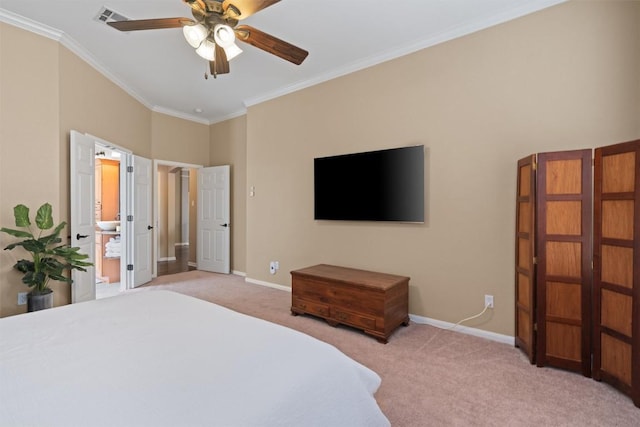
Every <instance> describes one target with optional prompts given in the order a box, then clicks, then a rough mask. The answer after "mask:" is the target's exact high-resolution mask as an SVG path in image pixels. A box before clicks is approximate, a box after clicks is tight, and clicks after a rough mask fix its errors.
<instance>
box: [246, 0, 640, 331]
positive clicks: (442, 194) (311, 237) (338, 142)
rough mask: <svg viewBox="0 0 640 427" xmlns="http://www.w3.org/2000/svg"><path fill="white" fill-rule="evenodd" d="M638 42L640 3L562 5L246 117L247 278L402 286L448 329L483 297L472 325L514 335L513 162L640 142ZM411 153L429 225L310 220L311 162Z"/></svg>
mask: <svg viewBox="0 0 640 427" xmlns="http://www.w3.org/2000/svg"><path fill="white" fill-rule="evenodd" d="M639 32H640V3H639V2H569V3H566V4H562V5H559V6H556V7H552V8H550V9H546V10H544V11H541V12H539V13H536V14H533V15H530V16H527V17H524V18H521V19H518V20H515V21H512V22H509V23H506V24H503V25H500V26H497V27H494V28H491V29H488V30H485V31H481V32H478V33H475V34H473V35H470V36H467V37H464V38H460V39H457V40H454V41H451V42H447V43H444V44H441V45H438V46H435V47H432V48H429V49H426V50H423V51H420V52H417V53H415V54H412V55H409V56H405V57H403V58H399V59H397V60H394V61H390V62H387V63H384V64H381V65H378V66H376V67H372V68H370V69H366V70H363V71H360V72H357V73H354V74H351V75H347V76H344V77H342V78H339V79H335V80H332V81H329V82H327V83H324V84H320V85H317V86H315V87H311V88H308V89H306V90H302V91H299V92H297V93H294V94H291V95H288V96H285V97H281V98H278V99H275V100H272V101H269V102H265V103H263V104H260V105H256V106H253V107H250V108H249V111H248V118H247V184H246V185H247V187H249V186H255V197H249V198H248V199H247V250H246V253H247V262H246V264H247V265H246V271H247V276H248V277H250V278H253V279H257V280H263V281H269V282H276V283H279V284H282V285H287V286H288V285H289V284H290V275H289V271H290V270H293V269H297V268H301V267H305V266H309V265H313V264H317V263H330V264H337V265H344V266H350V267H356V268H364V269H370V270H375V271H383V272H389V273H395V274H401V275H408V276H410V277H411V282H410V307H409V309H410V312H411V313H413V314H417V315H421V316H426V317H430V318H435V319H439V320H444V321H448V322H456V321H458V320H460V319H463V318H465V317H467V316H470V315H472V314H475V313H478V312H480V311H481V310H482V308H483V303H484V294H492V295H494V296H495V310H494V311H493V312H492V313H490V314H488V315H486V316H484V317H483V318H482V319H481V320H479V321H475V322H472V323H469V325H471V326H474V327H478V328H481V329H485V330H488V331H493V332H497V333H501V334H507V335H513V333H514V320H513V319H514V310H513V306H514V290H513V287H514V280H513V276H514V267H513V265H514V229H515V221H514V212H515V183H516V175H515V173H516V162H517V160H518V159H519V158H521V157H524V156H526V155H528V154H531V153H537V152H544V151H559V150H568V149H576V148H585V147H586V148H588V147H596V146H600V145H608V144H613V143H617V142H622V141H627V140H631V139H637V138H640V129H639V128H638V119H639V118H640V90H639V88H640V87H639V84H638V76H639V75H640V59H639V58H640V33H639ZM412 144H424V145H425V146H426V148H427V153H426V154H427V156H426V160H425V165H426V171H427V172H426V183H425V184H426V193H427V200H426V209H427V210H426V212H427V220H426V222H425V224H424V225H415V224H387V223H381V224H376V223H366V222H365V223H355V222H330V221H314V220H313V158H314V157H318V156H327V155H333V154H342V153H348V152H355V151H364V150H375V149H382V148H391V147H400V146H405V145H412ZM354 173H357V171H354ZM245 191H246V189H245ZM271 260H278V261H280V267H281V269H280V271H279V272H278V273H277V275H275V276H272V275H270V274H269V269H268V266H269V261H271Z"/></svg>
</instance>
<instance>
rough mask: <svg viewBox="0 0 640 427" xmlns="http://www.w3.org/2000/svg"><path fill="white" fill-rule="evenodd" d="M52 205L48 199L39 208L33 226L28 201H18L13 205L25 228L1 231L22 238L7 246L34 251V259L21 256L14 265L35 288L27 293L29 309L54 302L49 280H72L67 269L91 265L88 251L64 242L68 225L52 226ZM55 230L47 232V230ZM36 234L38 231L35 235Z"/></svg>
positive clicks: (49, 306) (16, 217)
mask: <svg viewBox="0 0 640 427" xmlns="http://www.w3.org/2000/svg"><path fill="white" fill-rule="evenodd" d="M51 212H52V209H51V205H50V204H49V203H45V204H43V205H42V206H40V208H39V209H38V212H37V213H36V217H35V226H36V227H37V230H34V228H33V226H32V224H31V220H30V219H29V208H28V207H26V206H25V205H22V204H20V205H17V206H16V207H14V208H13V216H14V217H15V221H16V227H19V228H22V230H14V229H10V228H5V227H2V228H0V231H2V232H3V233H7V234H9V235H11V236H14V237H17V238H20V239H23V240H21V241H19V242H15V243H12V244H10V245H9V246H7V247H6V248H4V249H5V250H12V249H14V248H17V247H19V246H21V247H22V248H24V249H25V250H26V251H27V252H29V253H30V254H31V259H21V260H18V262H16V263H15V265H14V266H13V268H15V269H16V270H18V271H20V272H21V273H24V275H23V276H22V282H23V283H24V284H26V285H27V286H29V287H30V288H32V290H31V292H29V294H28V296H27V310H28V311H37V310H42V309H45V308H51V307H52V306H53V290H52V289H51V288H49V286H48V285H49V281H50V280H58V281H61V282H67V283H72V282H73V280H72V279H71V277H69V276H68V275H67V274H65V273H66V272H67V271H69V272H70V271H71V270H74V269H75V270H80V271H86V269H85V268H84V267H88V266H91V265H93V264H91V263H90V262H86V261H84V260H86V259H87V258H89V255H86V254H82V253H80V248H77V247H71V246H69V245H66V244H61V242H62V239H61V238H60V232H61V231H62V230H63V229H64V227H65V226H66V225H67V223H66V222H64V221H63V222H62V223H60V224H59V225H58V226H57V227H55V228H53V217H52V214H51ZM52 228H53V231H52V232H51V233H50V234H46V235H43V234H45V233H46V232H47V231H48V230H51V229H52ZM36 234H37V235H36Z"/></svg>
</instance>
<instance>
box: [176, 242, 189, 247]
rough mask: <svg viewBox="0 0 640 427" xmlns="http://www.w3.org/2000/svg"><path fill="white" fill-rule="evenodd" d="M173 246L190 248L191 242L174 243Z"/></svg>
mask: <svg viewBox="0 0 640 427" xmlns="http://www.w3.org/2000/svg"><path fill="white" fill-rule="evenodd" d="M173 246H189V242H181V243H174V244H173Z"/></svg>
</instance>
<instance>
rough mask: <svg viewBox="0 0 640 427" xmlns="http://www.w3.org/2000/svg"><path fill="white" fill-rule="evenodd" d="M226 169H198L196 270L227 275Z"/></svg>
mask: <svg viewBox="0 0 640 427" xmlns="http://www.w3.org/2000/svg"><path fill="white" fill-rule="evenodd" d="M229 170H230V167H229V166H228V165H226V166H214V167H210V168H201V169H198V224H197V229H198V248H197V253H198V255H197V261H198V270H205V271H212V272H215V273H225V274H229V264H230V262H229V235H230V227H231V225H230V221H229V219H230V218H229V191H230V182H229V181H230V178H229Z"/></svg>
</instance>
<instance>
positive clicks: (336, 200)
mask: <svg viewBox="0 0 640 427" xmlns="http://www.w3.org/2000/svg"><path fill="white" fill-rule="evenodd" d="M314 217H315V219H317V220H345V221H400V222H424V146H423V145H418V146H413V147H402V148H392V149H388V150H378V151H368V152H364V153H354V154H344V155H340V156H331V157H319V158H315V159H314Z"/></svg>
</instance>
